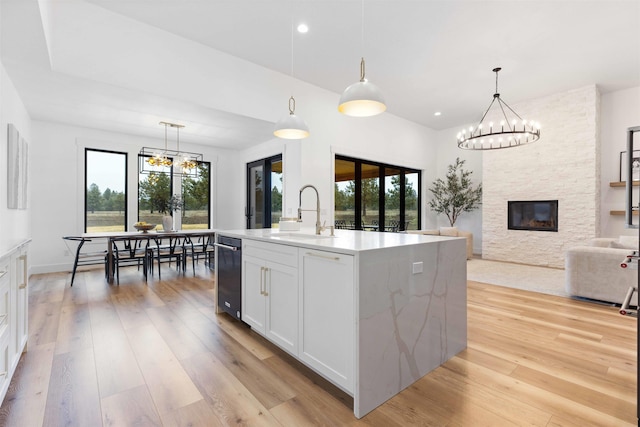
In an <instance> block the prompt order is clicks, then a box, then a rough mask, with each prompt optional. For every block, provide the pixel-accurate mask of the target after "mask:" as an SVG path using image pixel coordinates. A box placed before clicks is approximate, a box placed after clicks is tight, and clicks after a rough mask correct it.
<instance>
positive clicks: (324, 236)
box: [270, 232, 336, 240]
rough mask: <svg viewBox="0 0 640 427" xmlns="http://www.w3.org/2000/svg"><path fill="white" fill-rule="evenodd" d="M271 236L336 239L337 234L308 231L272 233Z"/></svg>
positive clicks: (279, 237) (301, 238) (278, 237)
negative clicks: (310, 232)
mask: <svg viewBox="0 0 640 427" xmlns="http://www.w3.org/2000/svg"><path fill="white" fill-rule="evenodd" d="M270 237H273V238H276V239H299V240H317V239H335V237H336V236H329V235H324V234H321V235H318V234H306V233H280V232H275V233H271V234H270Z"/></svg>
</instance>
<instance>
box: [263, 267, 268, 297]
mask: <svg viewBox="0 0 640 427" xmlns="http://www.w3.org/2000/svg"><path fill="white" fill-rule="evenodd" d="M267 271H269V268H268V267H265V268H264V294H263V295H264V296H265V297H266V296H269V292H267Z"/></svg>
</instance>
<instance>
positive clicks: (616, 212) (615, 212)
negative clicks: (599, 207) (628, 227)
mask: <svg viewBox="0 0 640 427" xmlns="http://www.w3.org/2000/svg"><path fill="white" fill-rule="evenodd" d="M632 214H633V216H638V211H633V212H632ZM609 215H620V216H624V211H609Z"/></svg>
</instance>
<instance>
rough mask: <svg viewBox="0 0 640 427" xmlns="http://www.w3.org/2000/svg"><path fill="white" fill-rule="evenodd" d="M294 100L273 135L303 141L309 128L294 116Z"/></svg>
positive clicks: (291, 100) (292, 99)
mask: <svg viewBox="0 0 640 427" xmlns="http://www.w3.org/2000/svg"><path fill="white" fill-rule="evenodd" d="M291 79H292V80H293V11H292V12H291ZM295 112H296V100H295V98H294V97H293V95H291V97H290V98H289V114H288V115H286V116H284V117H283V118H281V119H280V120H278V123H276V127H275V129H274V131H273V134H274V135H275V136H277V137H278V138H283V139H303V138H306V137H308V136H309V126H307V123H306V122H305V121H304V119H302V118H301V117H299V116H296V114H295Z"/></svg>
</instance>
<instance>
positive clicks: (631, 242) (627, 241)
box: [618, 236, 638, 249]
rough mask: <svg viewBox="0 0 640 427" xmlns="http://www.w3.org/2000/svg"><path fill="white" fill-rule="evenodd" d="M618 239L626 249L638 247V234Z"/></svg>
mask: <svg viewBox="0 0 640 427" xmlns="http://www.w3.org/2000/svg"><path fill="white" fill-rule="evenodd" d="M618 241H619V242H620V244H622V245H624V247H625V249H638V236H620V238H619V239H618Z"/></svg>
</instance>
